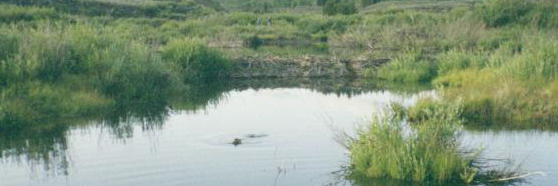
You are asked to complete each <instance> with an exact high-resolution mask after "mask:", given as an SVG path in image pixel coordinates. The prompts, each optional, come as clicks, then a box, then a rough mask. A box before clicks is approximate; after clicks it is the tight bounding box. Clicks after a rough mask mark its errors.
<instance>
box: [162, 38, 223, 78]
mask: <svg viewBox="0 0 558 186" xmlns="http://www.w3.org/2000/svg"><path fill="white" fill-rule="evenodd" d="M162 56H163V59H165V60H166V61H168V62H170V63H172V66H176V67H178V69H180V71H179V74H181V75H182V76H183V77H184V80H185V81H190V82H191V81H198V80H201V81H206V82H207V81H209V80H215V79H217V78H223V77H226V76H227V73H228V72H229V71H230V68H231V64H230V62H229V61H228V59H227V58H226V57H224V56H223V55H222V54H221V52H219V51H217V50H215V49H211V48H209V47H207V46H206V45H205V43H204V41H202V40H199V39H180V40H173V41H171V42H170V43H169V44H168V45H167V46H166V47H165V48H164V50H163V54H162Z"/></svg>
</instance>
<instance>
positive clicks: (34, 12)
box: [0, 4, 60, 23]
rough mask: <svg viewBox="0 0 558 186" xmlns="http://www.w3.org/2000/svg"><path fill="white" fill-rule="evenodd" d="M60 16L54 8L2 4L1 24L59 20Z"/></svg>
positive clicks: (0, 7) (0, 12)
mask: <svg viewBox="0 0 558 186" xmlns="http://www.w3.org/2000/svg"><path fill="white" fill-rule="evenodd" d="M59 17H60V15H59V14H58V13H57V12H56V10H54V8H40V7H21V6H15V5H9V4H0V23H13V22H18V21H32V20H40V19H57V18H59Z"/></svg>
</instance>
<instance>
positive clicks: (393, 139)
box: [350, 106, 478, 183]
mask: <svg viewBox="0 0 558 186" xmlns="http://www.w3.org/2000/svg"><path fill="white" fill-rule="evenodd" d="M425 112H426V114H427V115H428V117H427V119H425V120H422V121H420V122H417V123H414V124H413V125H412V126H403V125H402V123H401V121H400V120H398V119H394V118H392V117H384V118H382V119H376V120H373V122H372V123H371V125H370V126H369V128H368V129H367V130H364V131H360V132H359V134H358V137H357V139H356V140H355V141H354V142H353V143H352V144H351V145H350V151H351V155H350V157H351V163H352V168H353V171H354V173H355V174H359V175H364V176H366V177H368V178H388V179H395V180H409V181H414V182H419V183H471V182H473V181H474V180H475V179H476V176H477V174H476V173H477V172H478V169H477V168H476V167H475V166H474V165H473V161H474V160H475V159H476V158H477V157H476V155H474V154H472V155H471V154H464V153H463V150H462V149H460V148H461V147H460V144H459V140H458V137H459V131H460V126H461V124H462V121H461V120H460V119H459V118H458V115H459V109H458V108H456V107H453V106H437V107H434V108H433V109H429V110H426V111H425ZM405 127H411V128H412V129H411V131H410V132H408V131H407V129H405Z"/></svg>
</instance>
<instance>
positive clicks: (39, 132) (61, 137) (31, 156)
mask: <svg viewBox="0 0 558 186" xmlns="http://www.w3.org/2000/svg"><path fill="white" fill-rule="evenodd" d="M67 130H68V127H66V126H63V125H56V126H55V127H52V128H46V129H30V130H22V131H9V132H6V131H2V132H1V133H0V152H1V153H0V159H1V160H2V162H15V163H22V162H23V163H28V164H29V165H30V166H31V169H32V170H36V169H38V168H41V167H42V169H43V171H44V172H45V173H47V174H49V175H58V174H63V175H68V166H69V157H68V154H67V150H68V140H67V138H66V131H67Z"/></svg>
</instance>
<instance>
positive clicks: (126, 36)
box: [0, 21, 229, 128]
mask: <svg viewBox="0 0 558 186" xmlns="http://www.w3.org/2000/svg"><path fill="white" fill-rule="evenodd" d="M29 24H32V26H31V25H29ZM0 30H1V31H0V43H2V44H1V45H0V48H1V49H2V55H1V57H0V77H1V78H0V85H1V92H2V94H1V95H2V96H1V102H2V105H0V113H1V114H0V121H1V122H0V127H7V128H18V127H24V126H27V125H31V126H33V125H40V124H41V123H50V122H48V121H51V120H56V119H62V118H72V117H83V116H91V115H96V114H102V113H103V112H104V111H107V108H113V107H118V105H123V104H131V103H137V104H147V103H154V104H158V103H162V104H163V105H164V103H165V102H166V101H165V100H166V99H168V98H169V97H170V96H172V95H174V94H179V93H183V92H184V91H187V90H188V87H189V86H193V84H200V83H202V84H203V83H206V82H207V81H210V80H211V79H215V78H218V76H221V74H226V73H227V71H228V63H229V62H228V59H227V58H226V57H225V56H223V54H221V52H220V51H218V50H215V49H210V48H208V47H207V46H206V44H205V43H204V42H203V41H202V40H194V39H186V40H177V41H173V42H171V43H170V44H169V45H165V46H163V47H159V46H158V45H155V44H153V43H150V41H149V39H148V38H145V37H137V35H135V34H134V33H133V32H132V33H130V32H128V31H126V30H124V29H123V28H121V27H113V26H103V25H99V24H96V23H87V22H79V23H74V24H66V23H65V22H50V21H37V22H33V23H20V24H10V25H9V26H3V27H1V28H0ZM160 50H162V51H163V55H161V54H160V52H159V51H160ZM177 50H187V51H190V52H182V51H180V52H179V51H177Z"/></svg>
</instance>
